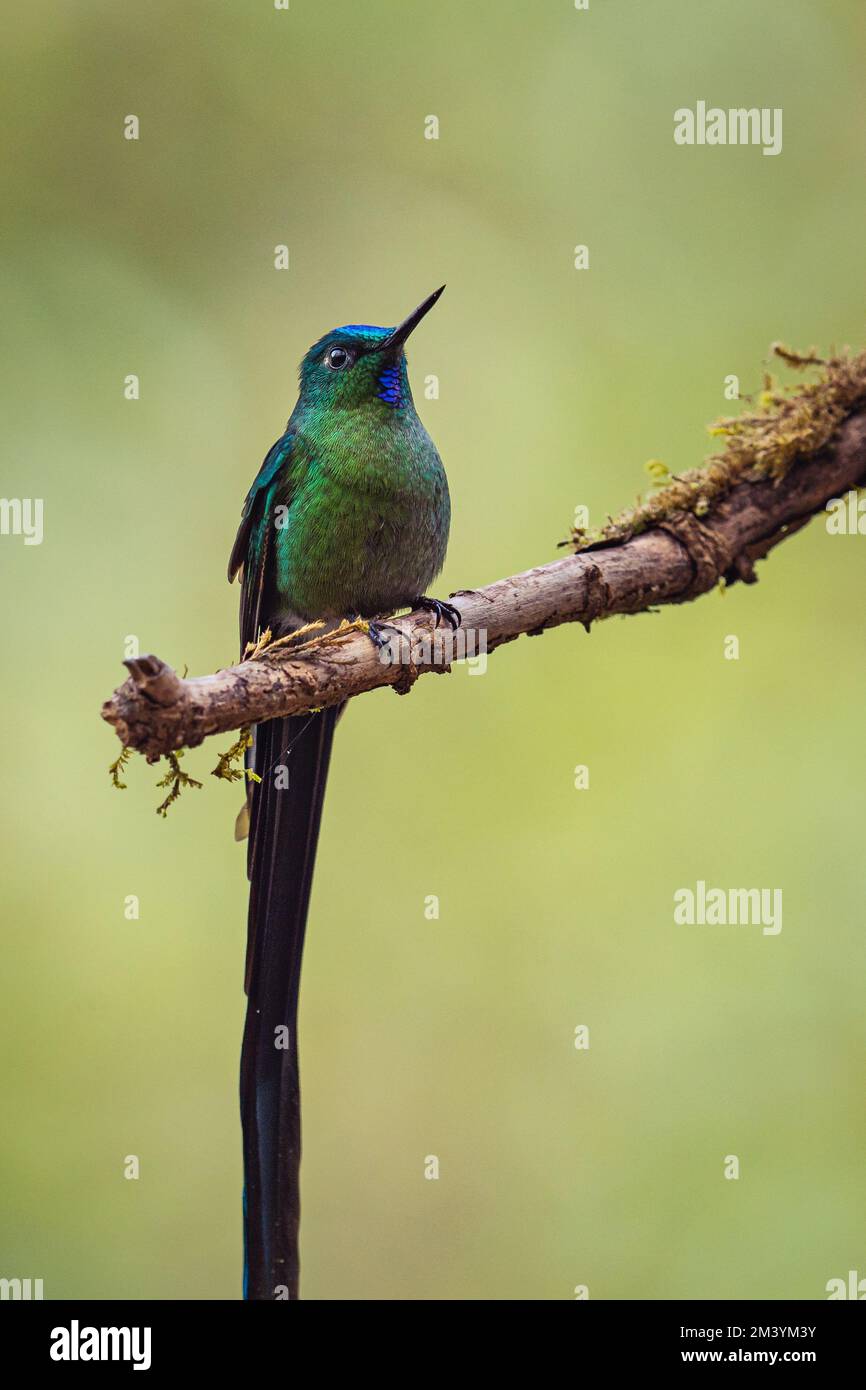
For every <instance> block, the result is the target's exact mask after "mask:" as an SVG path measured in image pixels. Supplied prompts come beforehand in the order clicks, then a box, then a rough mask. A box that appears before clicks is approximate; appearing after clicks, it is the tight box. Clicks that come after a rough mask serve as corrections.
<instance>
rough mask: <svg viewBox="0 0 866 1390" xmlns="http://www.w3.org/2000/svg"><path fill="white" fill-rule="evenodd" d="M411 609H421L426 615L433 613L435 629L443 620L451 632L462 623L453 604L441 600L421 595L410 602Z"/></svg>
mask: <svg viewBox="0 0 866 1390" xmlns="http://www.w3.org/2000/svg"><path fill="white" fill-rule="evenodd" d="M412 607H413V608H423V609H424V611H425V612H427V613H435V614H436V627H438V626H439V624H440V623H441V622H442V619H443V618H444V619H445V621H446V623H448V625H449V627H450V628H451V631H452V632H454V631H456V629H457V628H458V627H459V626H460V623H461V622H462V618H461V616H460V610H459V609H458V608H455V607H454V604H453V603H445V601H444V600H443V599H441V598H427V596H426V595H425V594H422V595H421V596H420V598H416V599H413V600H412Z"/></svg>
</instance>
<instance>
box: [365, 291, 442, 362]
mask: <svg viewBox="0 0 866 1390" xmlns="http://www.w3.org/2000/svg"><path fill="white" fill-rule="evenodd" d="M444 288H445V286H444V285H440V286H439V289H438V290H434V291H433V293H432V294H431V295H428V296H427V298H426V299H425V300H424V303H423V304H419V305H418V308H417V309H413V311H412V313H411V314H410V315H409V317H408V318H407V319H404V320H403V322H402V323H399V324H398V325H397V327H396V328H395V329H394V331H393V333H391V334H390V335H389V336H388V337H387V338H386V339H385V341H384V343H380V344H379V346H378V347H377V348H376V351H377V352H387V351H388V349H389V348H399V347H402V346H403V344H404V343H405V341H406V339H407V338H408V337H409V334H410V333H411V332H412V331H413V329H415V328H417V327H418V324H419V323H420V322H421V320H422V319H423V317H424V315H425V314H429V312H430V310H431V309H432V308H433V305H434V304H435V303H436V300H437V299H438V298H439V296H440V294H441V293H442V291H443V290H444Z"/></svg>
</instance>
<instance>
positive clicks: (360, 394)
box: [300, 285, 445, 410]
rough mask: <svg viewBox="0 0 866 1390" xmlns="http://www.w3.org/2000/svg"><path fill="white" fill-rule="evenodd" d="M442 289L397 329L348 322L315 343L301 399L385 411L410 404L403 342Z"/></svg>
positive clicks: (303, 371)
mask: <svg viewBox="0 0 866 1390" xmlns="http://www.w3.org/2000/svg"><path fill="white" fill-rule="evenodd" d="M444 288H445V286H444V285H442V287H441V288H440V289H438V290H435V291H434V292H433V294H431V295H429V296H428V297H427V299H425V300H424V302H423V304H419V305H418V308H417V309H415V310H413V312H412V313H411V314H410V315H409V317H408V318H406V319H404V320H403V322H402V323H400V324H398V325H397V327H396V328H374V327H373V326H372V325H370V324H358V323H350V324H346V325H345V326H344V327H343V328H334V329H332V330H331V332H330V333H326V334H325V336H324V338H320V339H319V341H318V342H317V343H314V344H313V346H312V347H311V348H310V350H309V352H308V353H307V355H306V357H305V358H304V360H303V362H302V363H301V370H300V378H301V400H302V401H306V402H309V403H310V404H314V405H316V406H326V407H328V408H336V409H341V408H342V409H349V410H351V409H356V408H357V407H359V406H364V405H369V404H373V403H379V404H380V405H381V408H382V409H383V410H385V409H388V408H390V409H392V410H400V409H403V408H404V407H406V406H411V404H412V393H411V391H410V390H409V378H408V374H407V372H406V353H405V351H404V344H405V342H406V339H407V338H408V337H409V334H410V333H411V332H412V330H413V329H414V328H416V327H417V325H418V324H419V323H420V322H421V320H422V319H423V317H424V315H425V314H426V313H428V312H429V311H430V310H431V309H432V308H433V305H434V304H435V303H436V300H437V299H438V298H439V296H440V295H441V293H442V290H444Z"/></svg>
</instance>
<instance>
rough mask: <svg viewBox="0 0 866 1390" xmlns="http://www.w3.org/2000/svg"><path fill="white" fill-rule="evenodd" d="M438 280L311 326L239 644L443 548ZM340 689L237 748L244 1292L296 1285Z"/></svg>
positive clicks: (352, 601)
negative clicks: (315, 963) (318, 930)
mask: <svg viewBox="0 0 866 1390" xmlns="http://www.w3.org/2000/svg"><path fill="white" fill-rule="evenodd" d="M444 288H445V286H444V285H443V286H442V287H441V289H438V290H436V291H435V293H433V294H431V295H430V296H429V297H428V298H427V299H425V300H424V302H423V303H422V304H420V305H419V306H418V308H417V309H415V311H414V312H413V313H411V314H410V315H409V317H408V318H407V319H405V320H404V321H403V322H402V323H401V324H399V325H398V327H396V328H376V327H372V326H370V325H363V324H348V325H347V326H345V327H343V328H335V329H333V330H332V331H331V332H330V333H326V334H325V336H324V337H323V338H320V339H319V341H318V342H317V343H314V344H313V346H312V347H311V348H310V350H309V352H308V353H307V354H306V356H305V357H304V359H303V361H302V363H301V367H300V393H299V396H298V401H297V404H296V405H295V408H294V410H293V411H292V414H291V417H290V419H289V422H288V424H287V426H286V429H285V432H284V434H282V435H281V437H280V438H279V439H278V440H277V442H276V443H275V444H274V446H273V448H272V449H271V450H270V451H269V453H268V454H267V456H266V458H265V460H264V463H263V464H262V466H261V469H260V470H259V473H258V475H257V477H256V478H255V481H254V482H253V485H252V487H251V488H250V490H249V493H248V494H247V498H246V501H245V503H244V507H243V512H242V515H241V524H240V529H239V530H238V534H237V539H236V540H235V543H234V547H233V549H232V553H231V558H230V560H229V570H228V573H229V581H231V580H233V579H234V577H235V575H236V574H237V573H238V571H241V575H242V585H241V602H240V629H241V655H242V656H243V654H244V652H245V651H246V650H247V646H248V644H249V643H251V642H252V643H254V642H256V641H257V639H258V637H259V635H260V634H261V633H262V632H263V631H265V630H266V629H268V628H269V629H270V630H271V633H272V634H273V636H274V637H278V636H282V635H285V634H286V633H288V632H291V631H292V630H293V629H295V628H297V627H299V626H300V625H302V624H304V623H306V622H309V621H311V620H313V619H319V618H322V619H325V620H327V621H329V622H332V623H336V622H337V621H339V620H340V619H342V618H344V617H345V618H357V617H362V618H365V619H368V620H369V630H370V636H371V639H372V640H373V641H374V642H375V643H376V644H377V645H378V646H381V645H383V644H384V642H385V638H384V635H383V633H382V629H381V627H380V625H379V623H378V622H377V619H380V618H382V617H386V616H388V615H390V614H392V613H393V612H394V611H395V610H396V609H399V608H406V607H409V608H418V607H421V608H426V609H428V610H430V611H432V612H433V613H434V615H435V621H436V623H437V624H438V623H439V622H440V621H441V620H445V621H447V622H448V623H449V624H450V625H451V626H452V627H457V626H458V624H459V622H460V615H459V613H458V611H457V609H456V608H454V607H453V606H452V605H451V604H448V603H444V602H442V601H441V600H438V599H433V598H429V597H428V596H427V595H426V589H427V587H428V585H429V584H431V583H432V581H433V579H434V578H435V577H436V575H437V574H438V573H439V571H440V570H441V568H442V565H443V563H444V560H445V550H446V546H447V544H448V530H449V526H450V520H451V504H450V499H449V494H448V482H447V479H446V477H445V470H444V468H443V467H442V462H441V459H440V458H439V454H438V453H437V451H436V447H435V445H434V444H433V441H432V440H431V438H430V436H429V435H428V433H427V431H426V430H425V428H424V426H423V425H422V423H421V421H420V420H419V418H418V415H417V413H416V410H415V405H414V402H413V400H412V392H411V390H410V387H409V377H408V372H407V367H406V354H405V351H404V346H405V343H406V340H407V338H408V337H409V335H410V333H411V332H412V331H413V329H414V328H415V327H417V325H418V324H419V323H420V321H421V319H422V318H423V317H424V315H425V314H426V313H428V312H429V310H430V309H432V307H433V305H434V304H435V303H436V301H437V299H438V298H439V296H440V295H441V293H442V290H443V289H444ZM341 709H342V706H340V707H333V708H330V709H326V710H323V711H321V712H319V713H316V714H308V715H299V716H294V717H291V718H284V719H273V720H269V721H268V722H267V723H264V724H259V725H257V726H256V728H255V730H254V736H253V744H252V747H251V749H250V750H249V752H248V754H247V766H248V771H249V773H250V774H252V775H251V776H250V778H249V781H248V794H247V796H248V800H247V807H246V811H247V815H248V829H249V843H248V852H247V871H248V875H249V879H250V900H249V914H248V924H247V967H246V990H247V1015H246V1025H245V1028H244V1042H243V1052H242V1057H241V1087H240V1090H241V1119H242V1123H243V1143H244V1249H245V1260H244V1297H245V1298H251V1299H269V1298H290V1299H295V1298H297V1297H298V1276H299V1261H298V1225H299V1219H300V1204H299V1170H300V1152H301V1148H300V1144H301V1132H300V1088H299V1075H298V1046H297V1037H298V1030H297V1012H298V989H299V984H300V970H301V954H302V951H303V943H304V931H305V926H306V919H307V909H308V905H309V899H310V888H311V884H312V877H313V864H314V860H315V854H316V844H317V841H318V835H319V824H320V820H321V814H322V801H323V798H324V791H325V781H326V778H327V773H328V764H329V761H330V755H331V744H332V741H333V736H334V727H335V724H336V722H337V719H338V717H339V714H340V712H341Z"/></svg>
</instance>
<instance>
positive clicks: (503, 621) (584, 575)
mask: <svg viewBox="0 0 866 1390" xmlns="http://www.w3.org/2000/svg"><path fill="white" fill-rule="evenodd" d="M812 389H814V388H812ZM688 476H689V477H690V478H695V477H698V476H699V475H697V474H690V475H688ZM738 476H740V477H741V480H740V481H737V482H736V483H734V484H733V485H732V486H730V488H729V490H728V491H727V492H726V493H725V494H724V495H722V496H721V497H720V499H719V500H717V501H716V502H714V504H713V506H712V509H711V511H709V512H708V513H707V514H705V515H703V516H699V515H697V514H696V511H697V510H698V509H696V510H695V511H690V510H687V509H681V508H680V507H674V508H672V509H671V510H670V511H669V512H668V513H667V514H665V510H664V507H662V506H655V505H654V507H653V513H652V515H653V524H652V528H651V529H648V530H645V531H643V532H642V533H641V534H638V535H628V534H626V535H624V536H623V535H619V536H617V537H615V538H614V539H608V540H602V541H600V542H597V543H595V544H593V545H591V546H588V547H585V548H583V549H582V550H579V552H578V553H577V554H573V555H569V556H568V557H566V558H564V559H561V560H556V561H553V562H552V563H551V564H546V565H540V566H538V567H537V568H535V569H531V570H527V571H525V572H524V573H523V574H516V575H511V576H510V577H509V578H508V579H500V580H499V581H497V582H496V583H495V584H489V585H487V586H486V587H485V588H483V589H461V590H458V591H457V593H456V594H452V595H451V598H452V600H453V602H454V606H455V607H456V608H457V609H459V611H460V614H461V617H462V627H461V628H460V629H459V631H458V632H457V633H456V634H454V638H453V640H452V639H451V637H450V633H449V632H448V631H447V630H443V629H441V628H440V629H439V630H438V632H437V633H436V638H435V640H434V629H433V623H432V617H431V615H430V614H428V613H421V612H416V613H412V614H410V615H409V616H408V617H405V618H398V619H395V620H394V621H393V623H392V624H389V625H388V626H389V627H390V628H393V629H394V630H398V631H399V632H400V633H402V634H403V639H404V640H402V641H397V640H396V638H395V641H394V642H393V643H392V644H391V650H390V652H389V653H388V655H390V656H392V657H394V656H396V657H397V658H398V659H397V660H396V661H395V662H393V664H387V663H386V662H383V661H382V660H381V659H380V653H379V652H378V651H377V650H376V648H375V646H374V644H373V643H372V641H371V640H370V638H369V637H368V636H367V635H366V634H365V633H364V632H362V631H358V630H357V627H353V628H349V629H348V630H345V631H337V632H334V633H328V634H326V635H324V636H319V637H314V638H313V639H312V640H310V641H306V642H303V644H302V645H301V646H300V647H294V648H293V646H292V645H291V644H289V645H281V646H278V647H276V648H274V649H272V650H271V651H268V650H267V649H266V650H265V651H264V653H263V654H260V655H258V656H256V657H255V658H253V659H249V660H246V661H243V662H241V663H240V664H239V665H237V666H232V667H230V668H229V669H228V670H225V671H219V672H217V674H216V675H212V676H201V677H197V678H195V679H191V680H182V679H181V678H180V677H179V676H178V675H177V674H176V673H175V672H174V671H173V670H172V669H171V668H170V667H169V666H166V665H165V663H164V662H162V661H160V660H159V658H158V657H155V656H143V657H140V658H138V659H137V660H134V661H127V662H126V663H125V664H126V666H127V667H128V669H129V677H128V679H127V680H126V681H125V682H124V683H123V685H121V686H120V687H119V688H118V689H117V690H116V691H115V692H114V694H113V696H112V697H111V699H110V700H108V701H107V702H106V703H105V704H104V705H103V707H102V717H103V719H105V720H107V722H108V723H109V724H111V725H113V726H114V729H115V731H116V733H117V736H118V738H119V739H120V740H121V742H122V743H123V744H124V745H125V746H129V747H132V748H136V749H138V750H139V751H140V752H141V753H143V754H144V755H145V756H146V757H147V759H148V760H149V761H151V762H153V761H155V760H156V759H157V758H159V757H160V756H161V755H163V754H166V753H168V752H170V751H172V750H175V749H179V748H183V747H195V746H196V745H197V744H199V743H201V742H202V741H203V740H204V739H205V738H208V737H209V736H210V735H211V734H218V733H224V732H225V731H227V730H232V729H237V728H239V727H242V726H244V725H247V724H253V723H258V722H260V721H262V720H266V719H273V718H275V717H277V716H279V715H287V714H302V713H304V712H305V711H307V710H312V709H316V708H319V707H323V706H326V705H333V704H338V703H340V702H341V701H343V700H347V699H351V698H352V697H353V696H355V695H360V694H362V693H363V692H364V691H366V690H373V689H375V688H376V687H378V686H383V685H391V686H394V687H395V688H396V689H397V691H398V692H400V693H405V692H406V691H407V690H408V689H409V688H410V687H411V685H412V684H413V683H414V681H415V679H416V678H417V677H418V676H419V675H421V674H424V673H426V672H428V671H438V672H440V673H441V672H442V671H444V670H447V669H448V665H449V662H450V661H451V660H453V659H458V658H459V657H461V656H463V655H464V654H466V655H469V656H474V655H475V654H476V653H477V652H478V651H479V650H486V651H487V652H490V651H493V650H494V649H495V648H496V647H498V646H501V645H502V644H503V643H504V642H511V641H513V640H514V639H515V638H516V637H519V636H521V635H522V634H528V635H530V636H534V635H537V634H538V633H541V632H544V631H545V630H546V629H547V628H551V627H557V626H559V625H560V624H561V623H573V622H579V623H582V624H583V625H584V627H586V628H587V630H588V629H589V627H590V624H591V623H593V622H595V621H597V620H598V619H599V618H606V617H609V616H610V615H612V614H615V613H640V612H644V611H646V610H647V609H649V608H655V607H657V606H658V605H660V604H664V603H686V602H688V601H689V600H690V599H694V598H697V597H698V596H699V595H700V594H703V593H706V592H707V590H709V589H712V588H713V587H714V586H716V585H717V584H718V582H719V581H720V580H722V579H724V580H725V581H726V582H727V583H729V584H730V583H733V582H735V581H736V580H742V581H743V582H745V583H753V582H754V580H755V577H756V576H755V572H754V564H755V561H756V560H758V559H762V558H763V557H764V556H765V555H766V554H767V553H768V552H769V551H770V550H771V549H772V548H773V546H775V545H777V544H778V543H779V542H780V541H782V540H784V539H785V537H787V536H789V535H792V534H793V533H794V532H795V531H797V530H799V529H800V527H802V526H804V525H805V524H806V522H807V521H808V520H809V519H810V517H811V516H813V515H814V514H815V513H816V512H821V511H823V509H824V507H825V505H826V503H827V502H828V501H829V500H830V499H831V498H834V497H839V496H840V495H842V494H843V493H845V492H846V491H848V490H849V489H851V488H853V487H857V486H858V485H862V484H863V482H864V480H866V409H864V408H863V407H862V406H861V408H860V410H859V412H858V413H856V414H851V415H850V416H849V418H848V419H847V420H846V421H845V423H844V424H843V425H842V426H841V428H840V429H839V430H838V432H837V433H836V434H835V436H834V438H833V439H832V441H831V442H830V443H829V444H827V445H826V446H825V447H824V448H822V449H820V450H819V451H817V452H815V453H811V454H807V455H805V456H804V457H798V458H795V459H793V460H791V461H788V462H787V463H786V471H785V472H784V475H783V476H781V477H772V476H768V475H767V473H766V471H764V472H761V471H760V470H757V469H756V470H753V471H752V472H751V473H750V474H749V475H747V476H744V477H743V476H742V475H738ZM671 493H672V495H676V496H678V494H676V492H675V489H674V488H672V489H671ZM656 501H657V499H656V498H654V499H653V503H654V504H655V502H656Z"/></svg>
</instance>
